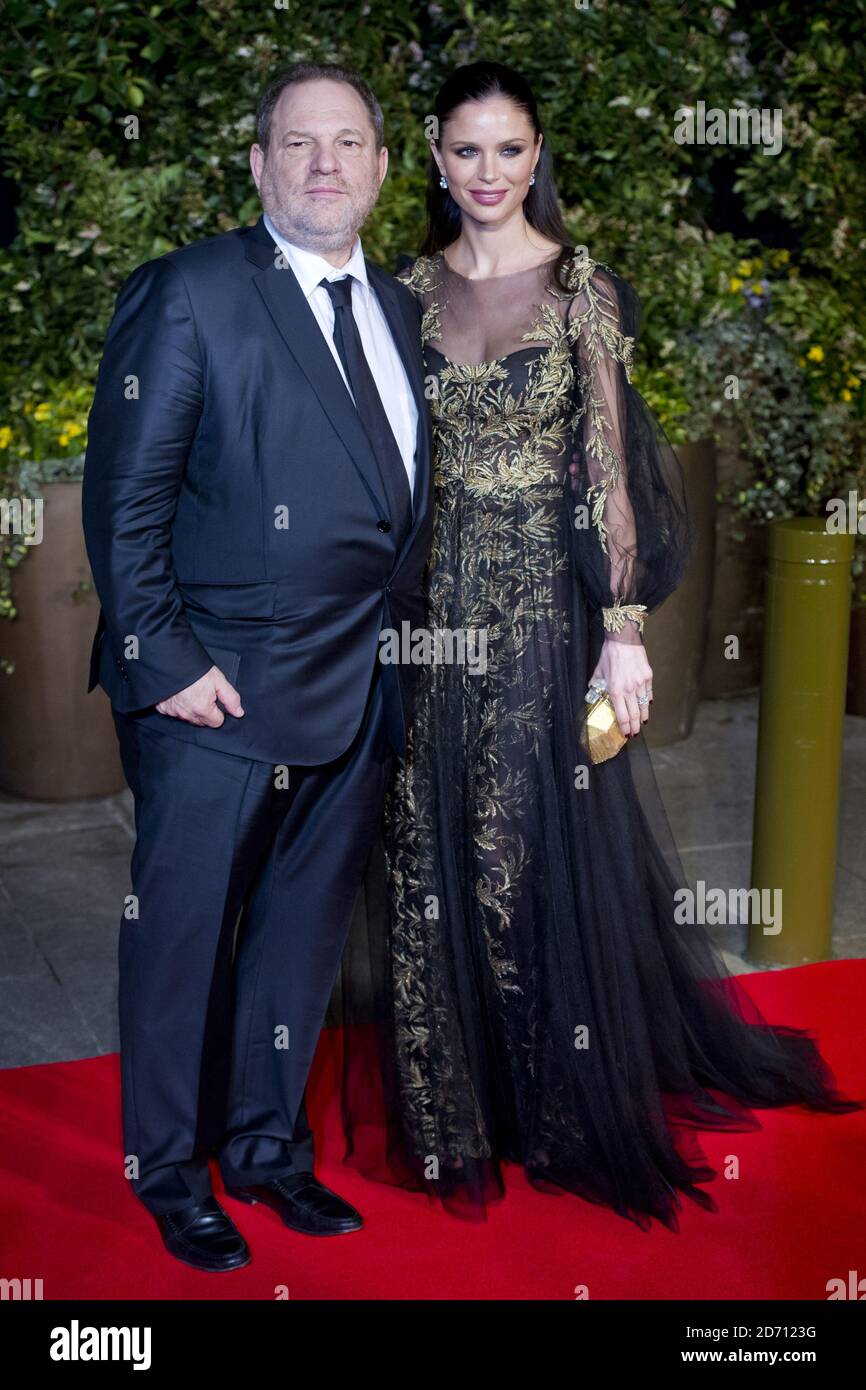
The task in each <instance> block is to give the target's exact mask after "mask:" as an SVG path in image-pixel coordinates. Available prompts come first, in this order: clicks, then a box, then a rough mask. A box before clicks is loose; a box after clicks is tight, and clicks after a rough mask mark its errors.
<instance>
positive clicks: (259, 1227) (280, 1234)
mask: <svg viewBox="0 0 866 1390" xmlns="http://www.w3.org/2000/svg"><path fill="white" fill-rule="evenodd" d="M747 984H748V988H749V991H750V992H751V993H752V994H753V997H754V998H755V1000H756V1002H757V1003H758V1005H759V1007H760V1008H761V1009H762V1010H763V1012H764V1014H765V1016H766V1017H767V1018H768V1020H769V1021H770V1022H772V1023H785V1024H789V1025H792V1026H795V1027H808V1028H809V1029H810V1030H812V1031H814V1033H815V1034H816V1035H817V1038H818V1041H819V1043H820V1046H821V1049H822V1052H823V1053H824V1055H825V1057H826V1058H827V1061H828V1062H829V1064H830V1066H831V1067H832V1069H833V1070H834V1072H835V1074H836V1077H837V1080H838V1083H839V1085H840V1087H841V1089H842V1090H844V1091H845V1093H846V1094H847V1095H849V1096H858V1097H860V1098H863V1097H864V1096H866V1009H864V999H866V960H856V961H831V962H826V963H824V964H820V965H812V966H803V967H800V968H798V969H793V970H785V971H774V972H768V973H765V974H760V975H752V976H749V977H748V979H747ZM338 1047H339V1039H338V1036H336V1035H333V1034H330V1033H326V1034H323V1037H322V1041H321V1043H320V1046H319V1052H318V1055H317V1059H316V1065H315V1069H314V1075H313V1078H312V1080H311V1086H310V1097H309V1101H310V1103H309V1110H310V1117H311V1120H312V1122H313V1124H314V1126H315V1129H316V1134H317V1138H318V1141H319V1163H318V1169H317V1171H318V1174H319V1177H320V1178H321V1179H322V1180H323V1181H324V1182H325V1183H327V1184H328V1185H329V1186H331V1187H334V1188H336V1189H337V1190H338V1191H340V1192H341V1193H342V1194H343V1195H344V1196H345V1197H347V1198H348V1200H349V1201H351V1202H353V1203H354V1204H355V1205H357V1206H358V1207H359V1209H360V1210H361V1211H362V1212H363V1214H364V1216H365V1218H366V1223H367V1224H366V1227H365V1229H364V1230H363V1231H359V1232H357V1233H355V1234H352V1235H348V1236H340V1237H335V1238H331V1239H318V1240H316V1239H311V1238H310V1237H305V1236H301V1235H296V1234H295V1233H294V1232H292V1231H288V1230H286V1228H285V1227H283V1226H282V1225H281V1224H280V1223H279V1221H278V1220H277V1218H276V1216H274V1215H273V1213H271V1212H268V1211H266V1210H265V1209H264V1208H262V1207H255V1208H253V1207H248V1206H243V1205H239V1204H238V1203H237V1202H233V1201H232V1200H231V1199H226V1201H225V1205H226V1208H227V1210H228V1211H229V1212H230V1214H231V1216H232V1217H233V1219H234V1220H236V1221H237V1224H238V1226H239V1227H240V1228H241V1230H243V1232H244V1234H245V1235H246V1237H247V1239H248V1241H249V1243H250V1246H251V1248H252V1253H253V1259H252V1263H251V1264H249V1265H248V1266H247V1267H246V1268H245V1269H242V1270H238V1271H236V1272H234V1273H230V1274H219V1275H215V1274H199V1273H198V1272H196V1271H195V1270H190V1269H186V1268H185V1267H184V1266H182V1265H180V1264H178V1263H177V1262H176V1261H175V1260H173V1259H171V1257H170V1256H168V1255H167V1254H166V1253H165V1252H164V1251H163V1248H162V1244H161V1242H160V1239H159V1235H158V1232H157V1230H156V1227H155V1225H154V1224H153V1222H152V1220H151V1218H150V1216H149V1215H148V1214H147V1212H146V1211H145V1210H144V1209H143V1208H142V1207H141V1205H140V1204H139V1203H138V1201H137V1200H136V1199H135V1198H134V1197H133V1196H132V1194H131V1192H130V1191H129V1189H128V1187H127V1185H126V1182H125V1180H124V1178H123V1176H122V1173H121V1138H120V1118H119V1116H120V1103H119V1063H118V1057H117V1056H116V1055H112V1056H108V1057H94V1058H91V1059H89V1060H86V1061H81V1062H69V1063H56V1064H52V1065H49V1066H38V1067H21V1068H18V1069H15V1070H11V1071H6V1072H3V1073H0V1132H2V1148H0V1184H2V1186H0V1191H2V1204H3V1210H2V1213H0V1252H2V1254H0V1276H3V1277H6V1278H14V1277H16V1276H17V1277H20V1278H27V1277H30V1278H32V1279H36V1278H41V1279H42V1280H43V1290H44V1297H45V1298H46V1299H67V1298H72V1299H84V1298H95V1299H113V1298H124V1299H126V1298H141V1299H183V1298H189V1299H202V1298H206V1299H223V1298H225V1299H269V1300H270V1299H273V1298H275V1297H276V1296H277V1293H276V1292H275V1290H278V1289H279V1288H280V1287H282V1286H285V1287H286V1288H287V1289H288V1294H289V1297H290V1298H294V1299H496V1300H502V1299H505V1300H508V1299H533V1298H535V1299H573V1298H574V1297H575V1288H576V1287H577V1286H581V1285H586V1286H587V1288H588V1292H589V1297H590V1298H592V1299H614V1298H626V1299H678V1298H685V1299H695V1298H697V1299H727V1298H731V1299H745V1298H759V1299H794V1298H805V1299H816V1300H824V1299H826V1297H827V1293H826V1284H827V1281H828V1280H829V1279H832V1278H836V1277H839V1278H842V1279H845V1280H847V1278H848V1271H849V1270H857V1271H859V1277H860V1278H862V1277H864V1276H866V1113H864V1112H858V1113H855V1114H852V1115H842V1116H830V1115H817V1114H811V1113H809V1112H806V1111H802V1110H799V1109H787V1110H777V1111H772V1110H762V1111H757V1112H756V1114H757V1117H758V1119H759V1120H760V1121H761V1124H762V1126H763V1128H762V1129H761V1130H759V1131H756V1132H754V1133H748V1134H730V1133H729V1134H715V1135H714V1134H710V1133H707V1132H705V1133H703V1134H701V1135H700V1136H698V1137H699V1138H700V1140H701V1144H702V1147H703V1148H704V1151H705V1152H706V1154H707V1157H708V1159H709V1161H710V1163H711V1164H712V1166H713V1167H714V1168H716V1169H717V1170H718V1171H719V1177H718V1178H717V1179H716V1181H715V1182H714V1183H712V1184H711V1185H710V1186H709V1188H708V1189H707V1190H708V1191H710V1192H712V1194H713V1196H714V1197H715V1199H716V1201H717V1202H718V1204H719V1208H720V1210H719V1212H718V1213H709V1212H704V1211H702V1210H701V1209H700V1208H699V1207H697V1206H696V1205H695V1204H694V1203H692V1202H689V1201H684V1203H683V1210H682V1212H681V1214H680V1227H681V1229H680V1233H679V1234H676V1235H675V1234H673V1233H672V1232H670V1231H668V1230H666V1229H665V1228H664V1227H662V1226H659V1225H658V1223H653V1227H652V1230H651V1231H650V1232H649V1233H644V1232H642V1231H640V1230H639V1229H638V1228H637V1226H635V1225H634V1224H633V1223H632V1222H629V1221H625V1220H623V1219H622V1218H621V1217H618V1216H615V1215H614V1214H613V1213H612V1212H610V1211H608V1210H607V1209H605V1208H603V1207H597V1206H593V1205H591V1204H589V1203H587V1202H583V1201H581V1200H580V1199H579V1198H576V1197H572V1196H570V1195H563V1196H550V1195H546V1194H543V1193H540V1192H537V1191H536V1190H534V1189H533V1188H532V1187H530V1185H529V1184H528V1183H527V1182H526V1180H525V1178H524V1176H523V1172H522V1170H521V1169H517V1168H514V1167H512V1166H510V1167H509V1168H508V1169H507V1171H506V1177H507V1185H508V1191H507V1195H506V1197H505V1200H504V1201H502V1202H499V1203H497V1204H496V1205H495V1206H493V1207H491V1208H490V1214H489V1219H488V1221H487V1222H486V1223H478V1222H462V1221H459V1220H457V1219H456V1218H455V1217H453V1216H449V1215H447V1214H445V1213H443V1212H442V1211H441V1210H440V1209H439V1208H438V1207H436V1206H433V1205H431V1204H430V1203H429V1202H428V1199H427V1198H426V1197H424V1196H423V1195H420V1194H412V1193H404V1192H401V1191H399V1190H397V1189H394V1188H391V1187H385V1186H381V1185H379V1184H377V1183H373V1182H369V1181H367V1180H365V1179H364V1178H362V1177H360V1176H358V1175H357V1174H356V1173H354V1172H353V1171H352V1170H351V1169H349V1168H347V1167H344V1166H343V1165H342V1164H341V1162H340V1159H341V1155H342V1144H341V1134H340V1130H339V1114H338V1107H337V1104H336V1097H335V1082H336V1077H337V1074H338V1073H337V1066H338ZM729 1155H736V1156H737V1157H738V1158H739V1167H740V1176H739V1178H738V1179H737V1180H730V1179H726V1178H725V1177H724V1170H725V1163H726V1159H727V1158H728V1156H729ZM214 1185H215V1191H216V1192H217V1195H218V1196H219V1195H221V1192H222V1189H221V1185H220V1182H219V1174H218V1172H217V1171H216V1168H215V1165H214Z"/></svg>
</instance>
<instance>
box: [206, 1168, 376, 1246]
mask: <svg viewBox="0 0 866 1390" xmlns="http://www.w3.org/2000/svg"><path fill="white" fill-rule="evenodd" d="M226 1192H227V1193H228V1194H229V1196H230V1197H237V1199H238V1201H240V1202H249V1203H251V1204H252V1205H255V1203H256V1202H261V1203H262V1204H263V1205H264V1206H267V1207H270V1208H271V1209H272V1210H273V1211H275V1212H276V1213H277V1215H278V1216H279V1217H280V1219H281V1220H282V1221H283V1223H284V1224H285V1225H286V1226H290V1227H291V1229H292V1230H293V1231H301V1232H302V1233H303V1234H304V1235H305V1236H341V1235H344V1234H345V1233H346V1232H347V1231H359V1230H360V1229H361V1227H362V1226H363V1224H364V1222H363V1219H362V1217H361V1214H360V1212H357V1211H356V1210H355V1208H354V1207H353V1206H350V1205H349V1203H348V1202H346V1201H345V1200H344V1199H343V1198H342V1197H338V1196H337V1194H336V1192H332V1191H331V1189H330V1188H329V1187H325V1186H324V1185H323V1184H322V1183H320V1182H319V1180H318V1178H315V1177H314V1176H313V1174H312V1173H291V1174H290V1175H289V1176H288V1177H284V1178H272V1180H271V1181H270V1182H266V1183H254V1184H251V1185H250V1186H249V1187H228V1186H227V1187H226Z"/></svg>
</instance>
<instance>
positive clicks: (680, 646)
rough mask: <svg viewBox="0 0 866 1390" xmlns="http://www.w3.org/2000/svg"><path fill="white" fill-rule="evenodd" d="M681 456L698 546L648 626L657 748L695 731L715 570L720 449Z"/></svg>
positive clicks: (686, 449) (650, 732) (691, 449)
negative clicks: (677, 585) (717, 461)
mask: <svg viewBox="0 0 866 1390" xmlns="http://www.w3.org/2000/svg"><path fill="white" fill-rule="evenodd" d="M675 452H676V454H677V457H678V458H679V460H680V462H681V464H682V466H683V474H684V476H685V484H686V503H687V506H688V509H689V512H690V513H691V517H692V522H693V525H694V532H695V535H694V548H693V552H692V561H691V564H690V565H689V568H688V570H687V572H686V575H685V578H684V579H683V581H682V583H681V584H680V586H679V588H677V589H675V590H674V592H673V593H672V594H671V596H670V598H668V599H666V600H665V602H664V603H663V604H662V605H661V607H660V608H659V609H658V610H657V611H656V612H655V613H652V614H651V615H650V616H649V618H648V619H647V622H646V626H645V628H644V642H645V643H646V649H647V656H648V657H649V662H650V665H651V667H652V670H653V696H654V703H653V707H652V713H651V715H650V718H649V722H648V723H647V724H645V725H644V730H643V736H644V738H645V739H646V741H647V744H648V745H649V746H650V747H651V748H658V747H662V746H663V745H664V744H666V743H677V742H679V740H680V739H684V738H688V736H689V734H690V733H691V731H692V727H693V725H694V722H695V713H696V711H697V707H698V700H699V699H700V695H701V689H700V677H701V670H702V668H703V664H704V654H705V648H706V640H707V629H708V623H709V612H710V603H711V599H712V592H713V574H714V568H715V566H714V556H715V543H716V500H715V493H716V486H717V485H716V451H715V446H714V445H713V444H712V443H711V442H710V441H707V442H704V443H699V444H680V445H678V446H677V447H676V450H675Z"/></svg>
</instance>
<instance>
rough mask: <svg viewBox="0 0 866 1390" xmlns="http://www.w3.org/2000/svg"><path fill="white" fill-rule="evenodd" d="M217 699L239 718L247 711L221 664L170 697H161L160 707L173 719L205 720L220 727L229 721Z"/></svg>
mask: <svg viewBox="0 0 866 1390" xmlns="http://www.w3.org/2000/svg"><path fill="white" fill-rule="evenodd" d="M217 700H219V701H220V704H222V705H224V706H225V708H226V709H227V710H228V712H229V714H233V715H234V716H235V718H236V719H240V718H241V716H242V715H243V712H244V711H243V706H242V705H241V697H240V695H239V694H238V692H237V691H236V690H235V688H234V686H233V685H229V683H228V681H227V680H226V678H225V676H224V675H223V673H222V671H221V670H220V668H219V667H218V666H212V667H211V668H210V670H209V671H205V673H204V675H203V676H199V678H198V680H197V681H195V682H194V683H193V684H192V685H188V686H187V687H186V690H180V691H178V693H177V695H172V696H171V698H170V699H168V700H160V702H159V704H158V705H157V706H156V708H157V709H158V710H159V713H160V714H167V715H169V716H170V717H171V718H172V719H185V720H186V722H187V723H188V724H205V725H206V726H207V727H208V728H209V729H218V728H219V726H220V724H224V723H225V715H224V714H223V712H222V710H221V709H220V707H219V705H218V704H217Z"/></svg>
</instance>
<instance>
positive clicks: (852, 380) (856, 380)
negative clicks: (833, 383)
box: [845, 376, 860, 386]
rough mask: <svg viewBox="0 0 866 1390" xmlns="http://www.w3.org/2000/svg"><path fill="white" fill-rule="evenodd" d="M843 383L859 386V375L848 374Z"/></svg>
mask: <svg viewBox="0 0 866 1390" xmlns="http://www.w3.org/2000/svg"><path fill="white" fill-rule="evenodd" d="M845 385H846V386H859V385H860V378H859V376H849V378H848V380H847V381H846V382H845Z"/></svg>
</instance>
